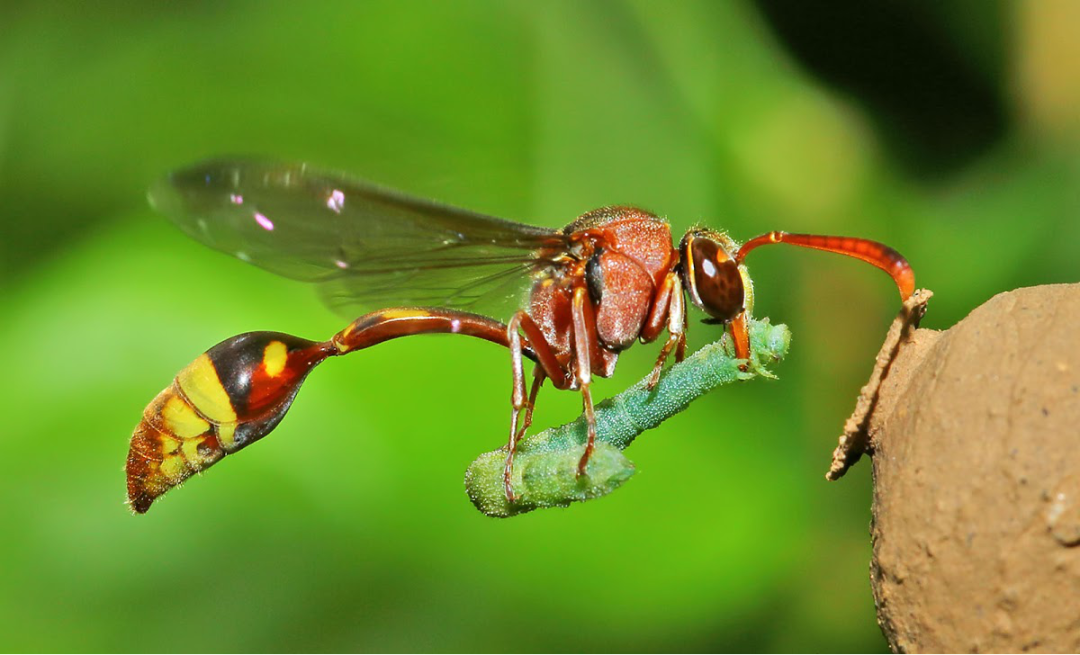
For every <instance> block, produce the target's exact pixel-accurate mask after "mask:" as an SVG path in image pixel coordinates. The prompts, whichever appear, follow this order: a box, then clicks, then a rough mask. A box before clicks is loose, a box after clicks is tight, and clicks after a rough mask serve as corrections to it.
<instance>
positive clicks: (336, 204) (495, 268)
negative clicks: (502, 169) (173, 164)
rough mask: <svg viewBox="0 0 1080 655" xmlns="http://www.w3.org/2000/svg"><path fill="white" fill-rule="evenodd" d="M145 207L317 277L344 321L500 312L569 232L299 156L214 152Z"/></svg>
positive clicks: (288, 270) (261, 261)
mask: <svg viewBox="0 0 1080 655" xmlns="http://www.w3.org/2000/svg"><path fill="white" fill-rule="evenodd" d="M150 202H151V204H152V205H153V206H154V207H155V208H157V209H158V210H160V211H161V212H162V213H164V214H165V215H167V216H168V217H169V218H171V219H172V220H173V222H175V223H176V224H177V225H178V226H180V228H181V229H183V230H184V232H186V233H187V234H188V235H189V236H191V237H192V238H194V239H195V240H197V241H200V242H202V243H204V244H206V245H208V246H210V247H211V248H214V249H216V250H220V251H222V252H225V253H228V254H230V255H232V256H234V257H236V258H238V259H241V260H243V261H246V262H250V263H252V264H255V265H256V266H260V267H262V268H264V269H266V270H268V271H271V272H273V273H277V274H278V275H283V276H285V277H289V278H293V279H296V280H303V281H306V282H313V283H315V284H317V285H319V290H320V292H321V294H322V297H323V299H324V300H325V301H326V303H327V304H328V305H329V306H330V307H331V308H332V309H334V310H335V311H337V312H339V313H340V314H342V315H344V316H346V317H350V318H351V317H354V316H356V315H358V314H361V313H364V312H366V311H371V310H373V309H378V308H381V307H389V306H401V305H422V306H435V307H448V308H454V309H462V310H465V311H472V312H476V313H483V314H488V315H490V316H494V317H496V318H507V317H508V316H509V315H510V313H512V312H513V310H514V309H516V308H517V307H519V306H520V304H521V302H522V299H523V295H524V291H525V289H526V288H527V287H528V286H529V284H530V283H531V281H532V279H533V277H534V274H535V273H537V272H539V271H541V270H543V269H545V268H546V267H549V266H552V265H553V264H552V261H551V258H553V257H555V256H557V255H558V254H559V253H562V252H565V250H566V248H567V247H568V244H567V240H566V237H565V236H564V235H563V234H562V233H560V232H558V231H555V230H551V229H547V228H540V227H532V226H529V225H523V224H520V223H514V222H511V221H505V220H502V219H498V218H493V217H490V216H485V215H483V214H477V213H473V212H469V211H466V210H462V209H457V208H454V207H449V206H446V205H441V204H438V203H435V202H431V201H427V200H421V199H419V198H413V197H410V196H407V195H404V194H401V193H398V192H396V191H393V190H390V189H386V188H383V187H380V186H377V185H374V184H371V183H369V182H365V181H363V180H359V179H356V178H352V177H349V176H346V175H342V174H338V173H330V172H326V171H320V170H317V169H315V168H312V167H309V166H307V165H306V164H288V163H277V162H268V161H259V160H215V161H209V162H204V163H201V164H197V165H195V166H193V167H191V168H186V169H183V170H180V171H176V172H174V173H172V174H171V175H169V176H168V177H167V178H165V179H163V180H161V181H160V182H158V183H157V184H156V185H155V186H154V187H152V188H151V190H150Z"/></svg>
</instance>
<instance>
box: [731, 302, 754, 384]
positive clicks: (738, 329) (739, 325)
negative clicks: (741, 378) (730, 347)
mask: <svg viewBox="0 0 1080 655" xmlns="http://www.w3.org/2000/svg"><path fill="white" fill-rule="evenodd" d="M731 338H732V339H733V340H734V341H735V357H736V358H737V359H745V360H746V363H745V364H739V370H740V371H742V372H743V373H745V372H746V371H747V370H749V368H750V364H751V362H750V332H749V328H748V327H747V324H746V312H741V313H740V314H739V315H738V316H736V317H735V318H734V319H733V320H732V321H731Z"/></svg>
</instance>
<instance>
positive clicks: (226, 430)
mask: <svg viewBox="0 0 1080 655" xmlns="http://www.w3.org/2000/svg"><path fill="white" fill-rule="evenodd" d="M235 433H236V424H235V423H222V424H221V425H219V426H217V438H218V443H220V444H221V447H222V448H224V449H225V450H228V449H230V448H232V447H233V435H234V434H235Z"/></svg>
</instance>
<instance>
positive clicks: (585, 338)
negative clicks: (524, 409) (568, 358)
mask: <svg viewBox="0 0 1080 655" xmlns="http://www.w3.org/2000/svg"><path fill="white" fill-rule="evenodd" d="M588 294H589V292H588V289H586V288H585V287H584V286H580V287H577V288H576V289H574V300H573V305H572V307H571V314H572V315H573V323H574V361H575V364H576V367H575V368H576V370H575V372H574V378H575V379H576V380H577V383H578V387H579V388H580V389H581V402H582V405H583V407H584V409H585V422H586V424H587V425H588V427H589V438H588V441H586V442H585V452H584V453H582V455H581V460H580V461H579V462H578V470H577V474H578V476H582V475H585V467H586V466H588V464H589V457H591V456H592V453H593V449H594V448H596V412H595V411H594V409H593V401H592V390H591V385H592V354H593V353H592V351H593V350H594V349H596V348H598V346H599V343H600V341H599V339H598V338H597V336H596V317H595V316H593V313H592V302H591V301H590V300H589V295H588Z"/></svg>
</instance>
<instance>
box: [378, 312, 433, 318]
mask: <svg viewBox="0 0 1080 655" xmlns="http://www.w3.org/2000/svg"><path fill="white" fill-rule="evenodd" d="M412 316H431V312H426V311H424V310H422V309H388V310H386V311H384V312H382V313H381V314H379V318H381V319H383V320H393V319H395V318H409V317H412Z"/></svg>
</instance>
